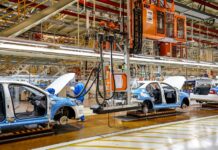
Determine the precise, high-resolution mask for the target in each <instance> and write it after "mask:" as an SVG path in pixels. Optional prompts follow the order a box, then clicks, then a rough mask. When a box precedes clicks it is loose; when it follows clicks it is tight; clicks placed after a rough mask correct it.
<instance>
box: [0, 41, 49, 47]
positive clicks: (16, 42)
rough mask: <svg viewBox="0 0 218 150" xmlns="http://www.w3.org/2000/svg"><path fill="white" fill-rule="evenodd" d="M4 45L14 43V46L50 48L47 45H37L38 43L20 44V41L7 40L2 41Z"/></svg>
mask: <svg viewBox="0 0 218 150" xmlns="http://www.w3.org/2000/svg"><path fill="white" fill-rule="evenodd" d="M0 42H2V43H12V44H19V45H28V46H38V47H48V45H46V44H41V43H40V44H37V43H29V42H19V41H7V40H0Z"/></svg>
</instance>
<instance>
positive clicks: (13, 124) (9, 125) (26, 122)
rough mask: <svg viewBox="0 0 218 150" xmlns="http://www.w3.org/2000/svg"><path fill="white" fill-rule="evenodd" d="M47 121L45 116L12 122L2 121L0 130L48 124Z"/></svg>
mask: <svg viewBox="0 0 218 150" xmlns="http://www.w3.org/2000/svg"><path fill="white" fill-rule="evenodd" d="M48 121H49V119H48V117H47V116H45V117H39V118H29V119H16V120H15V121H14V122H8V121H4V122H2V123H0V128H12V127H18V126H24V125H31V124H43V123H48Z"/></svg>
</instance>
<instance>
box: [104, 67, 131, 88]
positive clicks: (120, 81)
mask: <svg viewBox="0 0 218 150" xmlns="http://www.w3.org/2000/svg"><path fill="white" fill-rule="evenodd" d="M105 70H106V90H107V92H112V91H114V87H115V85H114V79H115V84H116V92H124V91H126V90H127V75H126V74H125V73H114V79H113V76H112V74H111V72H110V69H109V66H106V69H105Z"/></svg>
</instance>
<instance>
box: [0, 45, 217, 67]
mask: <svg viewBox="0 0 218 150" xmlns="http://www.w3.org/2000/svg"><path fill="white" fill-rule="evenodd" d="M0 48H1V50H2V51H5V50H7V49H9V50H10V52H11V53H13V52H23V53H24V54H25V53H38V54H40V55H42V54H45V55H54V56H62V57H65V56H75V58H77V57H92V58H97V59H98V58H100V54H98V53H94V52H93V51H92V50H86V49H85V51H84V50H83V49H76V48H72V49H70V50H63V49H52V48H43V47H33V46H24V45H16V44H6V43H1V44H0ZM81 50H83V51H81ZM103 57H104V58H110V54H103ZM113 58H114V59H115V60H124V56H122V55H117V54H115V55H113ZM129 60H130V63H137V62H142V63H154V64H160V65H161V64H172V65H184V66H198V67H213V68H218V65H216V64H212V63H205V62H204V63H202V62H200V63H198V62H190V61H177V60H173V59H172V60H167V59H154V57H153V58H152V57H151V58H149V57H146V56H144V57H130V58H129Z"/></svg>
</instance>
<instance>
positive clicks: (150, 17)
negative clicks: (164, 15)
mask: <svg viewBox="0 0 218 150" xmlns="http://www.w3.org/2000/svg"><path fill="white" fill-rule="evenodd" d="M146 22H147V23H150V24H153V11H151V10H149V9H147V20H146Z"/></svg>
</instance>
